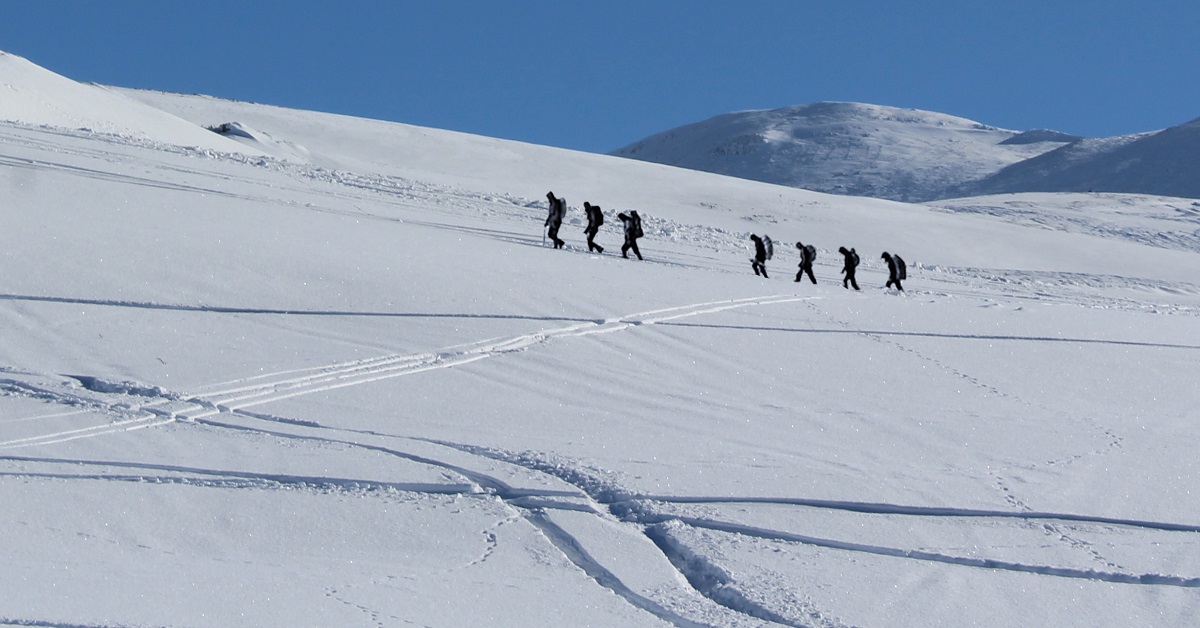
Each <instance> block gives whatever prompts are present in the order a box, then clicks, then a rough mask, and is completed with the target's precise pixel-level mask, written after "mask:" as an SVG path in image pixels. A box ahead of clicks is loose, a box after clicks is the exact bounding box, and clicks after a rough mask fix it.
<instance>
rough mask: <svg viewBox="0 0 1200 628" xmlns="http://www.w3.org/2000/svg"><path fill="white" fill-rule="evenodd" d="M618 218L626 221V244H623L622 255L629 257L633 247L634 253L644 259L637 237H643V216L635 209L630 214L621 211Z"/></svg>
mask: <svg viewBox="0 0 1200 628" xmlns="http://www.w3.org/2000/svg"><path fill="white" fill-rule="evenodd" d="M617 218H620V219H621V222H623V223H625V244H622V245H621V257H624V258H626V259H629V250H630V249H633V253H634V255H637V258H638V259H642V252H641V251H639V250H638V245H637V239H638V238H640V237H642V217H641V216H638V213H637V211H636V210H634V211H631V212H629V213H628V214H626V213H625V212H621V213H619V214H617Z"/></svg>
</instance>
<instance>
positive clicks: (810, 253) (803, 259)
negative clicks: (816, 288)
mask: <svg viewBox="0 0 1200 628" xmlns="http://www.w3.org/2000/svg"><path fill="white" fill-rule="evenodd" d="M796 248H798V249H800V267H801V268H809V267H811V266H812V263H813V260H815V259H816V258H817V249H816V247H814V246H813V245H811V244H804V243H802V242H797V243H796Z"/></svg>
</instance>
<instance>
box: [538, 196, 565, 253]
mask: <svg viewBox="0 0 1200 628" xmlns="http://www.w3.org/2000/svg"><path fill="white" fill-rule="evenodd" d="M546 198H547V199H548V200H549V201H550V214H549V215H547V216H546V224H544V225H542V226H543V227H548V228H549V229H548V230H547V232H546V235H548V236H550V240H551V241H553V242H554V248H556V249H561V248H562V247H563V245H564V244H566V242H563V241H562V240H560V239H559V238H558V228H559V227H561V226H562V221H563V217H565V216H566V214H567V202H566V200H565V199H561V198H556V197H555V196H554V192H547V193H546ZM543 244H544V243H543Z"/></svg>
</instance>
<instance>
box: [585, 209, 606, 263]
mask: <svg viewBox="0 0 1200 628" xmlns="http://www.w3.org/2000/svg"><path fill="white" fill-rule="evenodd" d="M583 213H584V214H585V215H586V216H587V221H588V223H587V227H584V229H583V232H584V233H585V234H587V244H588V251H589V252H590V251H595V252H596V253H603V252H604V247H602V246H600V245H599V244H596V243H595V242H593V240H594V239H595V238H596V233H598V232H599V231H600V225H602V224H604V212H602V211H600V206H599V205H592V204H591V203H589V202H587V201H584V203H583Z"/></svg>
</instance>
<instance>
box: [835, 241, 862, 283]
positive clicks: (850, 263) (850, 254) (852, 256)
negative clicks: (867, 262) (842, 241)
mask: <svg viewBox="0 0 1200 628" xmlns="http://www.w3.org/2000/svg"><path fill="white" fill-rule="evenodd" d="M838 253H841V254H842V257H844V258H845V259H846V261H845V264H844V265H843V266H842V272H843V273H846V278H845V279H843V280H842V287H843V288H849V287H850V286H854V289H855V290H858V282H857V281H855V280H854V270H855V269H856V268H858V253H856V252H855V251H854V249H853V248H851V249H850V250H849V251H847V250H846V247H844V246H839V247H838Z"/></svg>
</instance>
